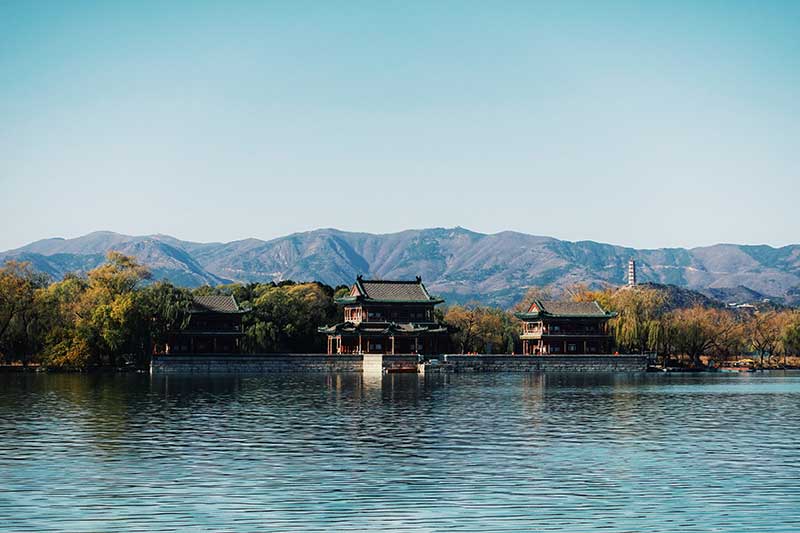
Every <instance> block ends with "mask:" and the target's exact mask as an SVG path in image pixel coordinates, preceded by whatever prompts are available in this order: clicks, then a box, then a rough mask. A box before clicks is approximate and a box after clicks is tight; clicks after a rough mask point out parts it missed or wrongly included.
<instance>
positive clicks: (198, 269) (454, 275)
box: [0, 227, 800, 306]
mask: <svg viewBox="0 0 800 533" xmlns="http://www.w3.org/2000/svg"><path fill="white" fill-rule="evenodd" d="M108 250H117V251H120V252H122V253H125V254H129V255H133V256H135V257H136V258H138V259H139V261H140V262H142V263H143V264H145V265H147V266H148V267H149V268H150V269H151V270H152V272H153V274H154V276H155V277H156V278H157V279H168V280H170V281H171V282H172V283H174V284H177V285H184V286H190V287H194V286H199V285H204V284H210V285H218V284H223V283H228V282H232V281H236V282H252V281H260V282H264V281H280V280H287V279H291V280H295V281H308V280H318V281H322V282H324V283H327V284H330V285H334V286H335V285H339V284H349V283H351V282H352V281H353V279H354V278H355V276H356V275H358V274H364V275H365V276H366V277H373V278H383V279H394V278H413V277H414V276H417V275H420V276H422V278H423V280H424V281H425V283H426V285H427V286H428V288H429V290H431V291H432V292H434V293H436V294H439V295H441V296H444V297H445V298H447V299H448V300H449V301H451V302H464V301H470V300H477V301H481V302H484V303H491V304H496V305H501V306H510V305H513V304H514V303H515V302H516V301H518V300H519V299H520V298H521V297H522V295H523V294H524V293H525V291H526V289H527V288H528V287H530V286H553V287H555V288H563V287H566V286H569V285H572V284H575V283H583V284H586V285H589V286H591V287H601V286H605V285H621V284H623V283H625V273H626V269H627V262H628V260H629V259H631V258H633V259H635V260H636V261H637V266H638V270H639V278H640V281H651V282H656V283H665V284H674V285H678V286H680V287H686V288H689V289H693V290H698V291H700V292H702V293H704V294H706V295H708V296H711V297H713V298H716V299H720V300H723V301H727V302H744V301H755V300H760V299H763V298H765V297H769V298H772V299H773V300H776V301H780V302H783V303H787V304H797V303H800V245H790V246H784V247H781V248H773V247H770V246H750V245H736V244H717V245H714V246H707V247H700V248H692V249H683V248H668V249H656V250H637V249H633V248H626V247H622V246H614V245H610V244H602V243H597V242H593V241H580V242H569V241H561V240H558V239H554V238H550V237H540V236H534V235H527V234H523V233H516V232H511V231H505V232H501V233H496V234H492V235H486V234H482V233H476V232H473V231H469V230H467V229H464V228H460V227H456V228H433V229H423V230H408V231H402V232H399V233H391V234H384V235H374V234H369V233H352V232H344V231H339V230H335V229H319V230H315V231H310V232H306V233H296V234H292V235H288V236H286V237H280V238H277V239H273V240H270V241H263V240H259V239H245V240H240V241H234V242H229V243H196V242H188V241H181V240H179V239H176V238H174V237H170V236H167V235H148V236H129V235H121V234H118V233H113V232H108V231H99V232H94V233H90V234H88V235H85V236H83V237H78V238H74V239H62V238H52V239H44V240H40V241H36V242H34V243H31V244H28V245H26V246H23V247H21V248H17V249H15V250H9V251H6V252H2V253H0V262H4V261H5V260H7V259H17V260H22V261H30V262H31V263H32V264H33V265H34V267H35V268H37V269H38V270H41V271H43V272H46V273H47V274H49V275H51V276H52V277H53V278H56V279H58V278H60V277H62V276H63V275H64V274H65V273H67V272H71V271H72V272H86V271H88V270H90V269H91V268H93V267H95V266H97V265H98V264H100V263H102V262H103V260H104V256H105V253H106V252H107V251H108Z"/></svg>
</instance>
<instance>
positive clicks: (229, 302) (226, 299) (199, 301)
mask: <svg viewBox="0 0 800 533" xmlns="http://www.w3.org/2000/svg"><path fill="white" fill-rule="evenodd" d="M239 311H240V309H239V305H238V304H237V303H236V299H235V298H234V297H233V296H222V295H211V296H193V297H192V312H193V313H238V312H239Z"/></svg>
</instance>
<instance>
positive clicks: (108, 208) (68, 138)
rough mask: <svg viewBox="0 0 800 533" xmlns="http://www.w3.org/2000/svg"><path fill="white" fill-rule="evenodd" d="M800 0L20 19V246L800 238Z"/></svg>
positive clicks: (148, 6) (48, 9)
mask: <svg viewBox="0 0 800 533" xmlns="http://www.w3.org/2000/svg"><path fill="white" fill-rule="evenodd" d="M799 199H800V2H768V1H763V0H758V1H753V2H736V1H733V0H731V1H720V2H710V1H704V2H697V1H691V2H680V1H675V0H670V1H664V2H655V1H647V2H645V1H642V2H600V1H586V2H564V1H557V2H547V3H544V2H543V3H537V2H532V1H524V2H486V1H483V2H467V1H457V2H444V1H430V0H426V1H423V2H418V3H417V2H410V1H403V2H386V1H380V2H375V1H367V2H323V1H316V2H301V1H296V0H294V1H287V2H261V1H259V2H229V1H220V2H207V3H202V2H200V1H193V2H173V3H168V2H152V3H150V2H146V1H142V0H136V1H131V2H121V1H114V2H108V1H106V2H77V1H70V2H61V1H55V2H44V1H37V2H33V1H29V0H24V1H20V2H13V1H8V0H6V1H4V2H1V3H0V249H6V248H11V247H16V246H19V245H22V244H25V243H27V242H29V241H32V240H35V239H40V238H44V237H50V236H64V237H73V236H77V235H80V234H83V233H88V232H90V231H93V230H98V229H109V230H114V231H119V232H124V233H131V234H145V233H168V234H171V235H174V236H176V237H179V238H183V239H191V240H200V241H216V240H225V241H227V240H233V239H238V238H243V237H249V236H253V237H260V238H272V237H276V236H280V235H283V234H287V233H290V232H295V231H304V230H308V229H313V228H318V227H337V228H341V229H346V230H357V231H368V232H374V233H384V232H391V231H397V230H401V229H407V228H420V227H431V226H456V225H460V226H464V227H467V228H470V229H473V230H476V231H482V232H496V231H501V230H505V229H513V230H518V231H523V232H527V233H534V234H540V235H552V236H555V237H559V238H564V239H569V240H583V239H592V240H597V241H603V242H611V243H615V244H623V245H631V246H637V247H661V246H695V245H705V244H712V243H716V242H737V243H768V244H773V245H783V244H788V243H797V242H800V217H798V207H797V206H798V200H799Z"/></svg>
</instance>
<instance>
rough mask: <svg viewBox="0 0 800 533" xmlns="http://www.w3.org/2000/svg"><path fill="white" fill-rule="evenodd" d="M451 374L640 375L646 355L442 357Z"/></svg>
mask: <svg viewBox="0 0 800 533" xmlns="http://www.w3.org/2000/svg"><path fill="white" fill-rule="evenodd" d="M444 360H445V361H446V362H447V363H449V364H450V365H452V371H453V372H644V371H646V370H647V356H646V355H446V356H444Z"/></svg>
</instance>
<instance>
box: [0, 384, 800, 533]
mask: <svg viewBox="0 0 800 533" xmlns="http://www.w3.org/2000/svg"><path fill="white" fill-rule="evenodd" d="M799 430H800V374H791V373H785V374H783V373H780V374H760V375H756V376H721V375H698V376H672V375H519V374H508V375H501V374H486V375H453V376H428V377H427V378H424V377H417V376H413V375H412V376H409V375H393V376H386V377H384V378H382V379H381V378H366V377H365V378H362V377H361V376H357V375H331V376H322V375H306V376H303V375H297V374H292V375H286V376H240V377H231V376H217V377H200V376H186V377H176V376H168V377H167V376H161V377H160V376H155V377H150V376H143V375H97V376H94V375H89V376H87V375H0V450H1V451H0V480H2V483H0V529H2V530H8V531H252V530H262V531H263V530H274V531H300V530H327V531H337V530H341V531H360V530H378V531H381V530H383V531H405V530H417V531H468V530H476V529H480V530H481V531H484V532H489V531H509V530H518V531H569V532H582V531H642V532H656V531H658V532H667V531H675V530H678V529H680V530H682V531H683V532H693V531H721V532H748V531H752V532H756V531H757V532H773V531H798V530H800V483H798V481H797V480H798V478H800V460H798V446H797V437H798V435H800V433H799Z"/></svg>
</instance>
